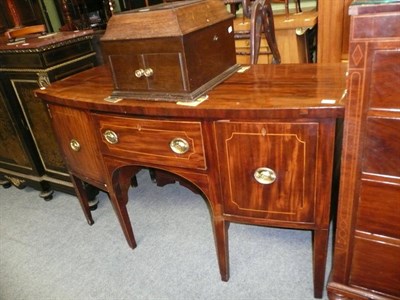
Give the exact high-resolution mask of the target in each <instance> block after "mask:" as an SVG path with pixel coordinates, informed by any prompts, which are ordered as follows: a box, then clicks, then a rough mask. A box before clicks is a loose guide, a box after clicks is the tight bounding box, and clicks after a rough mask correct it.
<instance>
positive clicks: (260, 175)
mask: <svg viewBox="0 0 400 300" xmlns="http://www.w3.org/2000/svg"><path fill="white" fill-rule="evenodd" d="M254 179H255V180H257V182H259V183H261V184H271V183H273V182H274V181H275V180H276V174H275V171H274V170H272V169H270V168H258V169H257V170H256V171H255V172H254Z"/></svg>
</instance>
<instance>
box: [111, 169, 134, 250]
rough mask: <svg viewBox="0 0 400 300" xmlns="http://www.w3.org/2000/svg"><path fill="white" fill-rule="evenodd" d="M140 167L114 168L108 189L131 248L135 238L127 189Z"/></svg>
mask: <svg viewBox="0 0 400 300" xmlns="http://www.w3.org/2000/svg"><path fill="white" fill-rule="evenodd" d="M140 169H141V168H139V167H136V166H127V167H121V168H119V169H117V170H115V171H114V174H113V178H112V187H110V188H109V191H108V195H109V197H110V200H111V203H112V206H113V209H114V211H115V214H116V215H117V217H118V221H119V223H120V224H121V227H122V231H123V233H124V236H125V239H126V241H127V242H128V245H129V247H131V248H132V249H134V248H136V240H135V236H134V234H133V230H132V225H131V221H130V219H129V214H128V211H127V209H126V205H127V204H128V190H129V188H130V187H131V186H132V178H133V177H134V176H135V174H136V173H137V172H139V171H140Z"/></svg>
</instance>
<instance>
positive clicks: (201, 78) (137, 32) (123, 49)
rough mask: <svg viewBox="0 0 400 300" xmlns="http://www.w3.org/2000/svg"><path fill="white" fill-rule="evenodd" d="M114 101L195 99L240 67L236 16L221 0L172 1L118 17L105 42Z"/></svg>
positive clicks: (102, 45) (114, 19)
mask: <svg viewBox="0 0 400 300" xmlns="http://www.w3.org/2000/svg"><path fill="white" fill-rule="evenodd" d="M101 47H102V53H103V57H104V61H105V63H106V64H108V65H109V67H110V70H111V74H112V78H113V83H114V89H113V92H112V94H111V96H110V97H109V100H111V101H112V100H114V99H117V98H134V99H145V100H167V101H193V100H195V99H196V98H198V97H200V96H201V95H204V94H205V93H206V92H207V91H208V90H210V89H211V88H213V87H214V86H215V85H217V84H218V83H220V82H221V81H223V80H224V79H226V78H227V77H228V76H230V75H231V74H233V73H234V72H235V71H237V69H238V67H239V66H238V65H237V64H236V55H235V42H234V32H233V15H232V14H230V13H229V12H228V11H227V10H226V8H225V6H224V4H223V1H221V0H194V1H179V2H169V3H163V4H160V5H155V6H151V7H148V8H146V9H138V10H132V11H128V12H123V13H119V14H115V15H113V16H112V17H111V19H110V20H109V22H108V25H107V30H106V32H105V34H104V35H103V37H102V38H101Z"/></svg>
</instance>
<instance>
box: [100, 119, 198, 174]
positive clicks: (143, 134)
mask: <svg viewBox="0 0 400 300" xmlns="http://www.w3.org/2000/svg"><path fill="white" fill-rule="evenodd" d="M94 119H95V122H96V123H97V126H96V127H97V128H98V133H97V134H98V135H99V136H100V138H101V143H100V144H101V145H100V147H101V151H102V152H103V153H104V154H107V155H112V156H119V157H123V158H125V159H126V158H128V159H130V160H133V161H135V162H139V163H143V164H146V163H150V164H157V165H166V166H174V167H183V168H196V169H203V170H205V169H206V160H205V157H204V147H203V135H202V130H201V123H200V122H186V121H167V120H148V119H140V118H129V117H115V116H109V115H101V114H94Z"/></svg>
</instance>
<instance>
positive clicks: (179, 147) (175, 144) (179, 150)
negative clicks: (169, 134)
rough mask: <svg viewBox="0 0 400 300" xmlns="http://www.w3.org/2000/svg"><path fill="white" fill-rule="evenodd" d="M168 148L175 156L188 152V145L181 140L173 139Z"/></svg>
mask: <svg viewBox="0 0 400 300" xmlns="http://www.w3.org/2000/svg"><path fill="white" fill-rule="evenodd" d="M169 147H170V148H171V150H172V151H173V152H174V153H176V154H184V153H186V152H188V151H189V148H190V145H189V143H188V142H187V141H186V140H185V139H183V138H174V139H173V140H172V141H171V142H170V143H169Z"/></svg>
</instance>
